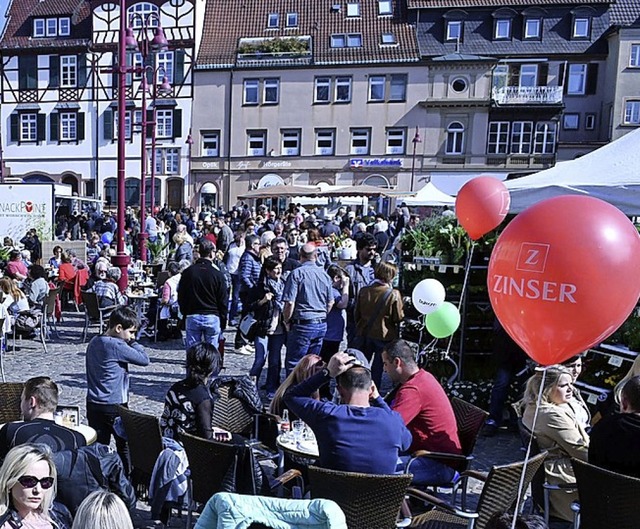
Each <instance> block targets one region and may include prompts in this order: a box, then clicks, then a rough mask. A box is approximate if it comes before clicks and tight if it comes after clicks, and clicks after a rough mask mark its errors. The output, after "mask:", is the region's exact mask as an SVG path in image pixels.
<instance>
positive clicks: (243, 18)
mask: <svg viewBox="0 0 640 529" xmlns="http://www.w3.org/2000/svg"><path fill="white" fill-rule="evenodd" d="M393 4H394V15H393V16H379V15H378V0H360V16H359V17H347V16H346V15H347V13H346V2H344V1H342V2H340V1H337V0H335V1H333V0H207V4H206V12H205V19H204V31H203V35H202V41H201V45H200V49H199V52H198V57H197V59H196V65H197V67H198V68H228V67H230V66H233V65H235V64H236V61H237V47H238V42H239V40H240V39H247V38H265V37H295V36H298V37H302V36H311V40H312V42H311V51H312V59H311V61H310V62H312V63H313V64H315V65H339V64H361V63H366V64H371V63H395V62H409V61H418V60H419V54H418V46H417V43H416V37H415V30H414V27H413V26H411V25H410V24H408V23H406V22H404V20H406V18H405V16H404V12H403V10H404V7H403V6H402V4H403V0H393ZM334 5H335V6H336V7H335V8H334V7H333V6H334ZM270 13H278V14H279V15H280V22H279V28H277V29H269V28H267V21H268V16H269V14H270ZM287 13H297V14H298V25H297V27H295V28H287V27H285V25H286V15H287ZM338 33H342V34H349V33H360V34H361V35H362V46H361V47H359V48H331V47H330V39H331V35H332V34H338ZM383 33H392V34H393V35H394V36H395V39H396V42H397V44H395V45H381V41H382V34H383ZM254 63H255V61H254ZM259 64H261V65H264V66H268V65H270V64H267V63H259ZM252 65H256V66H257V64H252ZM283 65H285V64H283ZM244 66H247V64H244Z"/></svg>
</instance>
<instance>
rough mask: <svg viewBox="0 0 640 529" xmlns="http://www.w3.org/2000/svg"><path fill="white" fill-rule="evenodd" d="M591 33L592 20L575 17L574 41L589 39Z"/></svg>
mask: <svg viewBox="0 0 640 529" xmlns="http://www.w3.org/2000/svg"><path fill="white" fill-rule="evenodd" d="M590 32H591V18H589V17H575V18H574V19H573V31H572V33H571V36H572V37H573V38H574V39H587V38H589V34H590Z"/></svg>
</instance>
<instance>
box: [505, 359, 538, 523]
mask: <svg viewBox="0 0 640 529" xmlns="http://www.w3.org/2000/svg"><path fill="white" fill-rule="evenodd" d="M546 376H547V367H544V368H542V379H541V380H540V389H539V390H538V399H537V401H536V411H535V412H534V414H533V424H532V425H531V431H530V432H529V433H530V435H529V443H528V445H527V451H526V453H525V455H524V465H523V466H522V473H521V474H520V483H519V484H518V498H517V501H516V508H515V510H514V511H513V520H512V521H511V529H515V528H516V523H517V521H518V511H519V510H520V501H522V494H523V493H524V490H523V489H524V479H525V476H526V474H527V465H528V464H529V457H531V445H532V444H533V436H534V432H535V431H536V422H537V421H538V410H539V409H540V403H541V402H542V393H543V391H544V380H545V378H546Z"/></svg>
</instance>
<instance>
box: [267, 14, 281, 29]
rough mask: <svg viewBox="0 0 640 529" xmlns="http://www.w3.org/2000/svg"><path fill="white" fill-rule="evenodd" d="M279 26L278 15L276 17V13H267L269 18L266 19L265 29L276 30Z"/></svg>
mask: <svg viewBox="0 0 640 529" xmlns="http://www.w3.org/2000/svg"><path fill="white" fill-rule="evenodd" d="M279 25H280V15H278V13H269V18H268V19H267V27H268V28H277V27H278V26H279Z"/></svg>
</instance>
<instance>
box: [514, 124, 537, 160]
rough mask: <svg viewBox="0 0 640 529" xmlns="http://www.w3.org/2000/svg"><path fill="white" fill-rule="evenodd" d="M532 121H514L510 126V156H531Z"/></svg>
mask: <svg viewBox="0 0 640 529" xmlns="http://www.w3.org/2000/svg"><path fill="white" fill-rule="evenodd" d="M532 135H533V122H532V121H514V122H513V123H512V125H511V154H531V140H532Z"/></svg>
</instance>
